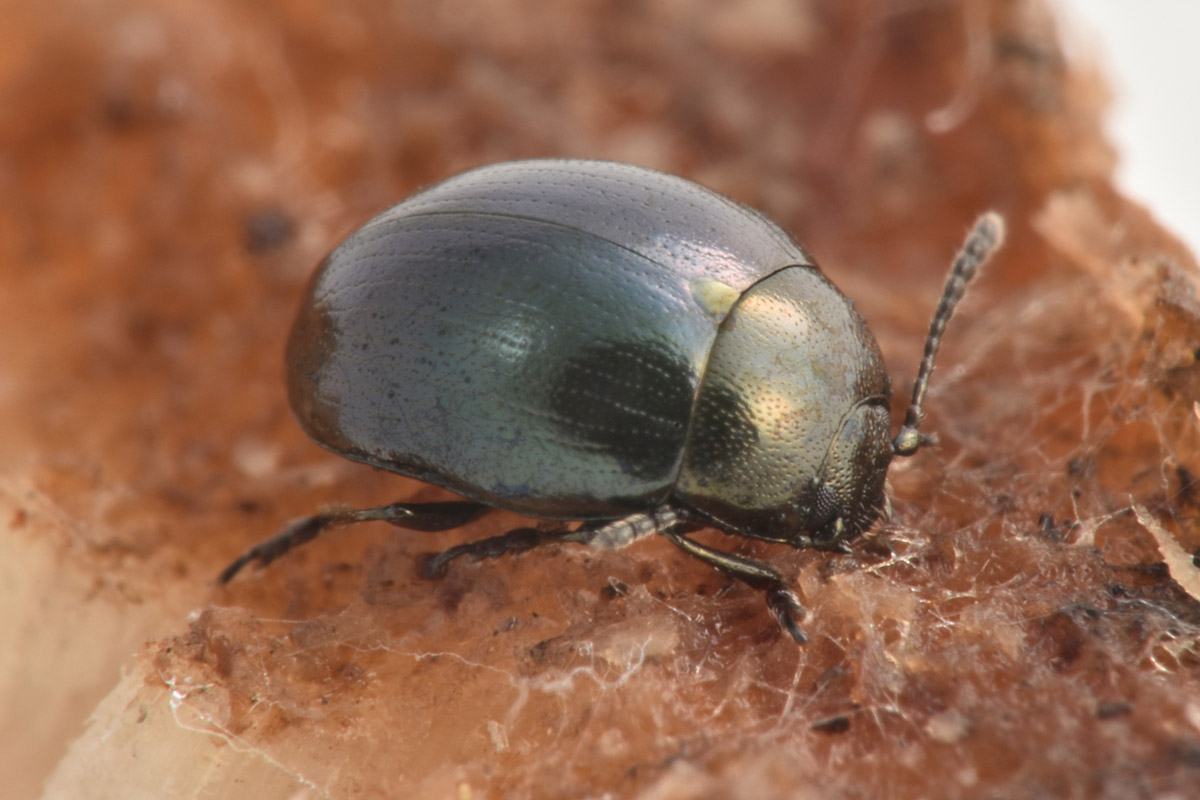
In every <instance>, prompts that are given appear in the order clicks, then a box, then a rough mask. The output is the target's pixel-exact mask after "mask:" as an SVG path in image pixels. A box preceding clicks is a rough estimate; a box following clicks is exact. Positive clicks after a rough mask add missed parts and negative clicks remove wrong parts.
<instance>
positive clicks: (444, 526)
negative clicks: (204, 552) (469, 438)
mask: <svg viewBox="0 0 1200 800" xmlns="http://www.w3.org/2000/svg"><path fill="white" fill-rule="evenodd" d="M492 510H494V509H493V507H492V506H489V505H485V504H484V503H474V502H471V501H469V500H452V501H448V502H441V503H390V504H388V505H386V506H376V507H374V508H358V509H350V510H346V511H330V512H327V513H324V514H313V515H312V516H309V517H301V518H300V519H297V520H294V521H292V522H291V523H289V524H288V525H287V527H285V528H284V529H283V530H282V531H280V532H279V533H278V534H276V535H275V536H272V537H271V538H270V539H266V540H264V541H261V542H259V543H258V544H256V545H254V547H251V548H250V549H249V550H247V551H246V552H245V553H243V554H242V555H241V556H239V557H238V558H237V559H235V560H234V561H233V563H231V564H230V565H229V566H227V567H226V568H225V569H224V570H223V571H222V572H221V574H220V576H219V577H218V578H217V580H218V581H219V582H220V583H223V584H224V583H229V581H231V580H232V579H233V576H234V575H237V574H238V572H240V571H241V570H242V568H243V567H245V566H246V565H247V564H251V563H255V562H257V563H258V565H259V566H262V567H265V566H266V565H267V564H270V563H271V562H272V561H274V560H275V559H277V558H279V557H280V556H281V555H283V554H284V553H286V552H288V551H289V550H293V549H295V548H297V547H299V546H300V545H302V544H304V543H305V542H310V541H312V540H313V539H315V538H317V536H319V535H320V534H321V532H322V531H324V530H326V529H328V528H339V527H342V526H343V525H351V524H353V523H355V522H371V521H381V522H389V523H391V524H392V525H395V526H396V527H398V528H407V529H409V530H415V531H448V530H450V529H451V528H457V527H459V526H460V525H466V524H467V523H468V522H472V521H474V520H476V519H479V518H480V517H482V516H483V515H484V514H486V513H488V512H489V511H492Z"/></svg>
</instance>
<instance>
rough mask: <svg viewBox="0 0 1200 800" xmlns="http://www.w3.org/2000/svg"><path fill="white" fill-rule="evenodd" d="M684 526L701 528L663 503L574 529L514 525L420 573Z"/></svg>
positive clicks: (620, 541) (611, 545)
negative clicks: (457, 562)
mask: <svg viewBox="0 0 1200 800" xmlns="http://www.w3.org/2000/svg"><path fill="white" fill-rule="evenodd" d="M682 526H690V527H692V528H696V527H699V525H698V524H697V523H695V522H693V521H692V520H691V519H689V518H687V517H685V516H684V515H682V514H681V513H680V512H679V511H677V510H675V509H674V508H671V507H670V506H664V507H663V508H659V509H655V510H654V511H648V512H644V513H637V514H630V515H629V516H627V517H621V518H620V519H615V520H597V521H591V522H585V523H583V524H582V525H580V526H579V527H578V528H576V529H574V530H549V531H547V530H541V529H539V528H515V529H514V530H511V531H508V532H507V533H502V534H500V535H499V536H492V537H489V538H487V539H480V540H478V541H474V542H467V543H466V544H460V545H457V546H455V547H451V548H450V549H449V550H445V551H443V552H441V553H438V554H436V555H433V556H431V557H430V558H429V560H428V561H426V562H425V564H424V565H423V566H422V568H421V572H422V574H423V575H424V576H425V577H427V578H433V577H436V576H438V575H441V574H442V573H444V572H445V571H446V566H447V565H448V564H449V563H450V562H451V561H453V560H454V559H456V558H462V557H463V556H465V557H467V558H468V559H470V560H471V561H481V560H483V559H485V558H498V557H499V556H502V555H504V554H505V553H523V552H525V551H526V550H531V549H533V548H534V547H537V546H538V545H542V544H551V543H554V542H574V543H577V544H586V545H588V546H590V547H599V548H604V549H609V550H612V549H616V548H620V547H625V546H627V545H630V544H632V543H633V542H636V541H637V540H638V539H642V538H644V537H646V536H649V535H650V534H652V533H662V532H663V531H664V530H670V529H672V528H677V527H682Z"/></svg>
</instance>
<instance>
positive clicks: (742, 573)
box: [660, 529, 808, 644]
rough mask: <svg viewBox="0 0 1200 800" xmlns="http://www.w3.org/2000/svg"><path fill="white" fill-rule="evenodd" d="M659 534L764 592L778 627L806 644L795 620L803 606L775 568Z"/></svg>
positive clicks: (669, 532)
mask: <svg viewBox="0 0 1200 800" xmlns="http://www.w3.org/2000/svg"><path fill="white" fill-rule="evenodd" d="M660 533H662V534H663V536H666V537H667V538H668V539H670V540H671V542H673V543H674V544H675V545H676V546H677V547H679V549H681V550H683V551H684V552H685V553H687V554H688V555H691V556H695V557H696V558H698V559H700V560H701V561H703V562H704V563H706V564H710V565H712V566H714V567H716V568H717V569H719V570H721V571H722V572H724V573H725V574H726V575H729V576H730V577H732V578H737V579H738V580H740V581H741V582H742V583H745V584H748V585H749V586H752V587H753V588H755V589H760V590H762V591H764V592H766V595H767V597H766V599H767V608H768V609H770V610H771V613H772V614H773V615H774V616H775V619H777V620H778V621H779V625H780V627H782V628H783V629H784V630H786V631H787V632H788V633H789V634H791V636H792V638H793V639H795V640H796V643H797V644H804V643H805V642H806V641H808V637H807V636H805V635H804V631H803V630H801V628H800V624H799V623H798V622H797V618H798V617H799V618H801V619H803V617H804V613H805V612H804V606H802V605H800V600H799V598H797V597H796V594H795V592H793V591H792V590H791V589H789V588H787V586H786V585H784V582H783V576H782V575H780V574H779V573H778V572H777V571H776V570H775V568H774V567H772V566H771V565H769V564H766V563H764V562H762V561H758V560H756V559H753V558H747V557H745V556H739V555H737V554H736V553H727V552H725V551H724V550H717V549H716V548H714V547H709V546H708V545H705V544H700V542H697V541H694V540H692V539H689V538H687V537H686V536H684V535H683V534H681V533H678V532H676V531H673V530H669V529H668V530H664V531H660Z"/></svg>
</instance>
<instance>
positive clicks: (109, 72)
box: [0, 0, 1200, 798]
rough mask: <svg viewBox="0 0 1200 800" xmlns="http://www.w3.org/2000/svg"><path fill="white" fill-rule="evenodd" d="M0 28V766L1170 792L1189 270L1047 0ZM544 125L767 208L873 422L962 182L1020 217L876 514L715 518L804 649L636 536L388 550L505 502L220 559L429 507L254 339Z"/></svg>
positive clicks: (18, 21) (104, 780) (148, 790)
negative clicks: (862, 329) (350, 446)
mask: <svg viewBox="0 0 1200 800" xmlns="http://www.w3.org/2000/svg"><path fill="white" fill-rule="evenodd" d="M0 20H2V22H0V45H2V46H0V270H3V280H4V290H3V291H0V338H2V340H3V341H4V342H5V343H6V344H5V346H3V347H0V506H2V507H0V545H2V547H3V549H2V550H0V607H3V608H4V609H5V613H4V624H3V625H0V769H2V770H3V774H4V775H5V776H6V782H5V786H6V792H7V795H8V796H11V797H34V796H37V794H38V793H39V791H41V787H42V786H43V781H47V782H46V784H45V786H46V796H49V797H72V798H79V797H136V796H155V797H181V798H190V797H198V796H237V795H246V796H249V795H251V794H252V795H253V796H256V797H264V798H268V797H291V796H298V795H296V794H295V793H296V792H301V795H299V796H305V795H304V794H303V793H305V792H306V793H308V796H313V797H331V798H350V797H354V798H375V797H389V796H391V797H448V796H460V797H477V798H478V797H493V798H498V797H532V798H542V797H545V798H557V797H569V796H606V795H611V796H615V797H644V798H710V797H711V798H716V797H723V798H724V797H745V798H776V797H778V798H796V797H814V798H825V797H838V796H847V797H863V798H901V797H914V796H921V797H926V798H942V797H944V798H960V797H994V798H1006V797H1043V796H1046V797H1079V798H1083V797H1113V798H1117V797H1119V798H1140V797H1163V796H1169V795H1171V793H1172V792H1174V793H1176V795H1177V796H1184V795H1186V794H1189V793H1190V792H1191V791H1192V790H1194V788H1195V786H1196V785H1197V782H1198V781H1200V700H1198V699H1197V698H1200V604H1198V603H1197V600H1196V597H1197V596H1198V595H1200V589H1198V588H1197V583H1198V579H1197V575H1196V573H1197V570H1196V567H1195V566H1194V565H1193V559H1192V553H1193V552H1195V551H1196V550H1197V548H1200V523H1198V522H1197V520H1198V515H1200V485H1198V484H1197V476H1200V406H1198V405H1197V398H1198V397H1200V368H1198V366H1197V363H1196V362H1197V354H1198V352H1200V304H1198V302H1197V300H1196V294H1195V288H1196V285H1197V283H1198V279H1197V271H1196V265H1195V262H1194V261H1193V259H1192V257H1191V256H1190V255H1189V254H1188V253H1186V252H1185V251H1184V250H1183V249H1182V248H1181V246H1180V245H1179V244H1178V243H1177V242H1176V241H1175V240H1174V239H1173V238H1172V237H1171V236H1170V235H1169V234H1167V233H1166V232H1164V231H1163V230H1162V229H1160V228H1159V227H1157V226H1156V224H1155V223H1154V221H1153V220H1152V219H1151V218H1150V217H1149V216H1148V215H1147V214H1146V213H1145V212H1144V211H1143V210H1141V209H1140V208H1138V207H1136V206H1134V205H1133V204H1131V203H1130V202H1129V201H1127V200H1125V199H1124V198H1122V197H1121V196H1120V195H1119V194H1117V193H1116V192H1115V191H1114V189H1113V188H1112V185H1111V175H1112V165H1113V161H1114V155H1113V153H1112V152H1111V149H1110V148H1109V147H1108V145H1107V144H1106V143H1105V141H1104V139H1103V136H1102V134H1101V131H1100V114H1101V112H1102V111H1103V106H1104V102H1105V90H1104V88H1103V86H1102V84H1101V83H1100V81H1099V80H1098V79H1097V78H1096V77H1095V76H1094V75H1093V74H1092V73H1090V72H1089V71H1087V70H1086V69H1083V68H1080V67H1079V66H1078V65H1072V64H1068V63H1066V62H1065V61H1064V57H1063V54H1062V52H1061V50H1060V48H1059V45H1058V43H1057V34H1056V31H1055V27H1054V23H1053V20H1052V19H1051V17H1050V16H1049V14H1048V12H1047V10H1046V8H1045V5H1044V3H1042V2H1038V1H1036V0H991V1H990V2H988V1H986V0H978V1H976V2H967V3H956V2H944V3H937V2H934V3H895V4H889V3H884V2H867V1H866V0H861V1H860V2H846V0H827V1H825V2H817V0H809V2H782V0H757V1H756V2H745V3H737V4H730V3H725V2H717V1H716V0H668V1H667V2H659V1H657V0H656V1H655V2H638V1H634V2H623V3H611V2H571V3H539V2H525V1H524V0H504V1H503V2H490V3H462V4H459V3H427V2H423V1H419V0H413V2H382V1H380V2H372V1H371V0H361V1H360V2H352V3H338V4H327V3H313V2H305V0H293V1H292V2H284V0H267V1H266V2H258V3H246V2H244V0H178V2H174V3H170V4H164V3H156V2H149V0H145V1H143V2H139V1H138V0H112V2H107V3H102V4H97V3H88V2H81V1H79V0H67V1H66V2H59V3H39V4H34V3H12V2H9V3H4V4H2V5H0ZM548 155H569V156H580V157H597V158H611V159H620V160H628V161H633V162H637V163H640V164H644V165H647V166H653V167H657V168H659V169H664V170H667V171H671V172H675V173H678V174H681V175H684V176H686V177H689V178H692V179H695V180H698V181H701V182H703V183H705V184H707V185H709V186H711V187H713V188H715V189H717V190H720V191H723V192H725V193H728V194H730V195H732V196H734V197H736V198H737V199H739V200H742V201H744V202H747V203H749V204H751V205H753V206H755V207H757V208H759V209H761V210H763V211H764V212H766V213H767V214H768V215H770V216H771V217H773V218H774V219H776V220H777V221H778V222H780V223H781V224H782V225H783V226H784V227H785V228H786V229H788V230H789V231H791V232H792V233H794V234H795V235H796V237H797V238H798V239H800V240H801V241H803V242H804V243H805V245H806V246H808V247H809V248H810V250H811V251H812V252H813V253H814V254H815V255H816V256H817V258H818V259H819V260H820V261H821V263H822V265H823V267H824V269H825V271H826V272H827V274H828V275H829V276H830V277H831V278H832V279H833V280H834V282H835V283H837V284H838V285H839V286H840V287H841V288H842V289H843V290H844V291H845V292H846V293H847V294H849V295H850V296H851V297H854V298H855V300H856V304H857V307H858V308H859V309H860V310H861V311H862V312H863V314H864V315H865V316H866V317H867V319H868V320H869V322H870V323H871V325H872V328H873V330H874V331H875V333H876V335H877V336H878V337H879V339H880V343H881V346H882V348H883V351H884V354H885V356H886V358H887V360H888V363H889V367H890V370H891V373H892V375H893V377H894V380H895V381H896V386H897V390H898V391H897V399H896V403H895V408H894V409H893V410H894V417H895V418H896V419H897V420H898V419H899V417H900V416H901V415H902V413H903V405H904V395H905V393H906V389H907V386H908V384H909V382H910V381H911V379H912V375H913V373H914V371H915V368H916V364H917V361H918V359H919V351H920V347H921V343H922V340H923V337H924V330H925V326H926V325H927V322H928V318H929V314H930V312H931V311H932V305H933V303H934V301H935V299H936V296H937V293H938V291H939V289H940V285H941V280H942V277H943V275H944V272H945V269H946V267H947V264H948V261H949V258H950V256H951V254H952V252H953V250H954V248H955V247H956V246H957V245H958V243H959V241H960V239H961V237H962V234H963V233H964V231H965V229H966V226H967V225H968V224H969V223H970V221H971V220H972V219H973V218H974V216H975V215H976V214H977V213H978V212H979V211H981V210H983V209H985V208H989V207H993V208H996V209H998V210H999V211H1001V212H1002V213H1003V214H1004V215H1005V216H1006V217H1007V219H1008V224H1009V240H1008V245H1007V246H1006V248H1005V250H1004V251H1003V253H1002V254H1001V255H1000V257H999V258H998V259H997V260H996V261H995V262H994V263H993V264H992V265H991V266H990V267H989V268H988V270H987V273H986V275H985V276H984V277H983V278H982V279H981V280H980V282H979V285H978V286H976V287H974V289H973V290H972V293H971V294H970V296H969V297H968V298H967V300H966V301H965V303H964V306H963V308H962V310H961V311H960V313H959V315H958V316H957V317H956V318H955V320H954V321H953V323H952V324H951V328H950V332H949V336H948V338H947V340H946V343H945V347H944V349H943V354H942V358H941V364H940V369H939V370H938V372H937V373H936V375H935V376H934V380H933V385H932V389H931V394H930V397H929V401H928V405H927V408H928V412H929V417H928V422H927V425H928V427H929V429H930V430H936V431H937V433H938V434H939V436H940V447H938V448H936V449H930V450H928V451H923V452H921V453H920V454H919V455H918V456H916V457H915V458H912V459H909V460H907V461H905V462H903V463H901V464H898V465H897V466H896V467H895V468H894V469H893V472H892V476H891V483H892V500H893V503H894V506H895V515H894V517H893V519H892V520H891V521H890V522H889V523H887V524H883V525H880V526H877V528H876V529H875V531H874V533H873V535H872V536H871V537H870V538H869V539H868V540H866V541H863V542H860V543H859V544H858V545H857V547H856V548H855V552H854V554H853V555H834V554H827V553H815V552H796V551H790V550H788V549H786V548H778V547H767V546H759V545H757V544H752V543H749V542H747V543H745V544H744V546H743V545H739V547H741V549H742V550H743V552H746V553H750V554H754V555H757V556H760V557H764V558H769V559H770V560H772V561H773V562H774V563H776V564H777V565H779V566H780V568H781V569H784V570H786V571H787V573H788V574H789V575H790V576H792V577H793V578H794V583H795V586H796V587H797V589H798V590H799V591H800V592H801V594H802V596H803V598H804V601H805V603H806V605H807V606H808V608H809V609H810V612H809V615H808V618H807V619H806V620H805V623H804V624H805V628H806V630H807V631H808V633H809V636H810V639H811V641H810V643H809V644H808V645H807V646H806V647H804V648H797V647H796V645H795V644H794V643H793V642H792V641H791V640H790V639H789V638H788V637H787V636H785V635H781V633H780V630H779V628H778V626H777V625H776V624H775V622H774V621H773V620H772V619H770V618H769V616H768V614H767V613H766V611H765V609H764V608H763V604H762V600H761V598H760V597H759V596H758V595H757V594H756V593H754V592H752V591H749V590H747V589H745V588H744V587H741V586H738V585H729V584H727V582H726V581H725V580H724V579H723V578H722V577H721V576H720V575H718V574H716V573H714V572H713V571H712V570H710V569H708V568H707V567H705V566H704V565H702V564H699V563H697V562H694V561H692V560H690V559H688V558H687V557H686V556H684V555H682V554H680V553H678V552H676V551H675V550H674V549H673V548H672V547H671V546H670V545H669V543H667V542H664V541H649V542H645V543H642V544H640V545H638V546H636V547H634V548H630V549H629V550H627V551H623V552H615V553H593V552H589V551H586V550H584V549H582V548H577V547H570V546H563V547H561V548H558V549H549V550H546V551H544V552H534V553H531V554H528V555H525V556H522V557H514V558H508V559H505V560H502V561H499V562H493V563H483V564H461V565H459V564H456V565H454V567H453V568H452V569H451V570H450V574H449V575H448V576H447V577H446V578H445V579H444V580H441V581H439V582H428V581H422V580H420V579H418V578H417V577H416V574H415V573H416V568H415V562H416V559H417V558H418V556H420V554H422V553H424V552H428V551H431V550H437V549H441V548H443V547H446V546H449V545H450V544H454V543H456V542H458V541H464V540H466V539H473V538H479V537H482V536H486V535H491V534H494V533H496V532H499V531H501V530H503V529H505V528H507V527H511V526H513V525H515V524H518V523H519V522H520V520H519V518H517V517H514V516H512V515H495V516H494V517H488V518H485V519H484V520H481V521H479V522H477V523H475V524H472V525H470V526H469V527H468V528H467V529H464V530H462V531H460V532H456V533H451V534H416V533H400V534H397V533H395V532H393V531H391V530H389V529H387V528H385V527H383V526H374V527H372V526H367V527H365V528H364V529H362V530H358V531H355V532H353V533H352V534H351V533H347V534H346V535H344V536H330V537H328V538H327V539H325V540H321V541H318V542H316V543H314V544H312V545H309V546H307V547H305V548H303V549H302V550H299V551H297V552H296V553H294V554H292V555H290V556H288V557H287V558H285V559H283V560H281V561H280V562H278V563H277V564H275V565H273V566H272V567H271V568H270V569H268V570H265V571H262V572H260V573H251V574H249V575H247V576H245V577H242V578H239V579H238V580H237V581H236V582H235V583H234V584H232V585H231V586H230V587H229V588H227V589H220V588H217V587H216V586H215V585H214V582H213V577H214V576H215V575H216V573H217V572H218V571H219V569H220V568H221V567H222V566H223V565H224V564H225V563H226V562H227V561H228V560H229V559H231V558H232V557H234V556H235V555H237V554H238V553H240V552H241V551H242V550H243V549H244V548H245V547H246V546H248V545H249V544H250V543H252V542H254V541H256V540H258V539H261V538H263V537H264V536H266V535H269V534H270V533H272V532H274V531H275V530H276V529H277V528H278V527H279V526H280V525H281V524H282V523H283V522H284V521H285V520H287V519H288V518H290V517H294V516H297V515H301V514H305V513H309V512H311V511H313V510H315V509H317V508H319V507H321V506H323V505H329V504H348V505H374V504H377V503H382V502H388V501H391V500H396V499H404V498H410V499H421V500H430V499H441V498H445V497H446V495H445V494H444V493H442V492H440V491H438V490H435V489H431V488H429V487H423V486H421V485H420V484H417V483H415V482H412V481H408V480H403V479H400V478H397V477H395V476H392V475H389V474H386V473H378V472H373V471H371V470H369V469H367V468H365V467H361V466H356V465H353V464H351V463H349V462H345V461H343V460H340V459H338V458H337V457H336V456H333V455H331V454H329V453H326V452H324V451H322V450H320V449H319V448H318V447H316V446H315V445H313V444H312V443H310V442H309V441H307V440H306V439H305V438H304V436H303V435H302V434H301V432H300V431H299V429H298V428H297V426H296V425H295V424H294V423H293V421H292V420H291V419H290V417H289V414H288V412H287V408H286V402H285V398H284V392H283V385H282V379H281V363H280V362H281V353H282V347H283V341H284V338H285V336H286V334H287V329H288V325H289V324H290V320H291V317H292V314H293V312H294V307H295V303H296V301H297V298H298V296H299V292H300V290H301V287H302V285H303V282H304V280H305V278H306V276H307V274H308V273H309V271H310V270H311V269H312V268H313V266H314V265H315V264H316V262H317V261H318V259H319V258H320V256H321V255H322V254H323V252H324V251H326V250H327V249H328V248H330V247H331V246H332V245H333V244H335V243H336V242H337V241H338V239H339V238H340V237H341V236H342V235H344V234H345V233H347V232H348V231H349V230H351V229H353V228H354V227H355V226H356V225H357V224H359V223H361V222H362V221H364V220H365V219H367V218H368V217H369V216H371V215H372V214H373V213H374V212H376V211H378V210H379V209H381V208H382V207H384V206H386V205H388V204H390V203H392V202H394V201H396V200H397V199H399V198H401V197H402V196H404V195H405V194H407V193H408V192H410V191H412V190H414V189H416V188H417V187H419V186H421V185H423V184H426V183H428V182H431V181H434V180H437V179H439V178H442V177H444V176H446V175H448V174H451V173H453V172H455V171H458V170H460V169H463V168H466V167H469V166H473V165H477V164H481V163H486V162H489V161H495V160H501V159H507V158H517V157H532V156H548ZM704 536H705V537H706V538H707V540H708V541H711V542H713V543H719V544H721V545H723V546H730V545H734V544H736V543H734V542H733V541H732V540H729V539H727V538H725V537H722V536H721V535H720V534H716V533H709V534H704ZM192 611H194V613H192V614H191V615H190V616H189V612H192ZM144 642H145V643H146V644H144V645H143V643H144ZM135 653H136V655H134V654H135ZM122 670H123V671H124V672H123V673H122ZM122 674H123V677H122ZM89 714H92V716H91V718H90V721H89V718H88V715H89ZM56 765H57V766H56Z"/></svg>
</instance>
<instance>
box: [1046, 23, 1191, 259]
mask: <svg viewBox="0 0 1200 800" xmlns="http://www.w3.org/2000/svg"><path fill="white" fill-rule="evenodd" d="M1054 2H1055V5H1056V7H1057V10H1058V15H1059V18H1060V20H1061V23H1062V24H1061V28H1060V29H1061V33H1062V36H1063V39H1064V40H1065V42H1066V44H1067V52H1068V55H1069V56H1070V57H1072V58H1073V59H1075V60H1079V59H1080V58H1082V59H1084V60H1088V59H1091V60H1092V61H1096V62H1099V63H1100V65H1101V66H1102V67H1103V71H1104V73H1105V75H1106V77H1107V79H1108V83H1109V85H1110V86H1111V88H1112V90H1113V94H1114V97H1115V102H1114V104H1113V106H1112V107H1111V109H1110V111H1109V115H1108V119H1107V124H1106V128H1107V132H1108V135H1109V139H1110V140H1111V141H1112V142H1113V143H1114V144H1115V145H1116V147H1117V150H1118V152H1119V157H1120V161H1119V164H1118V168H1117V182H1118V184H1119V185H1120V187H1121V188H1122V189H1123V190H1124V193H1125V194H1126V195H1128V196H1129V197H1131V198H1133V199H1134V200H1136V201H1137V202H1139V203H1141V204H1143V205H1145V206H1146V207H1148V208H1149V209H1150V210H1151V212H1152V213H1153V214H1154V215H1155V217H1157V219H1158V220H1159V222H1161V223H1163V225H1164V226H1165V227H1167V228H1168V229H1169V230H1171V231H1172V232H1173V233H1175V234H1176V235H1177V236H1179V237H1180V238H1181V239H1183V240H1184V241H1185V242H1186V243H1187V244H1188V246H1189V248H1190V249H1191V251H1192V252H1193V253H1194V254H1198V253H1200V0H1054Z"/></svg>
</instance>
